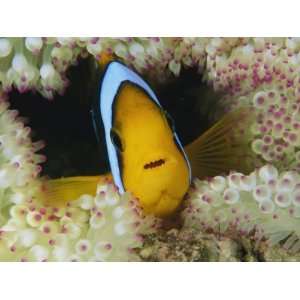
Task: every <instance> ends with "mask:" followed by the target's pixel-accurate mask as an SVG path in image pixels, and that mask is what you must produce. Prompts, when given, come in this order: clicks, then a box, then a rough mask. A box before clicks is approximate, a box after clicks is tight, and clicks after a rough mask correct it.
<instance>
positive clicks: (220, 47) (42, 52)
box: [0, 38, 300, 261]
mask: <svg viewBox="0 0 300 300" xmlns="http://www.w3.org/2000/svg"><path fill="white" fill-rule="evenodd" d="M299 50H300V39H299V38H1V39H0V82H1V107H0V113H1V114H0V123H1V126H0V130H1V134H0V142H1V143H0V155H1V160H0V163H1V169H0V193H1V205H0V207H1V211H0V212H1V219H0V222H1V224H0V225H1V231H0V239H1V240H0V260H9V261H12V260H17V261H20V260H21V261H22V260H29V261H31V260H38V261H45V260H50V261H52V260H84V261H86V260H137V259H139V256H138V255H137V253H136V252H135V251H133V250H132V249H136V248H142V247H143V243H142V240H141V235H142V234H145V233H149V231H152V232H153V230H156V228H157V227H158V223H159V221H158V220H157V219H155V218H151V217H144V216H143V213H142V211H141V210H140V208H139V205H138V203H137V202H136V200H135V199H134V198H133V197H132V196H130V195H129V194H125V195H123V196H120V195H119V194H118V192H117V191H116V190H115V189H114V186H113V185H112V184H111V183H107V184H99V185H98V190H97V191H98V192H97V194H96V195H95V196H87V195H82V196H81V197H80V198H79V199H77V200H76V199H74V200H76V201H71V202H70V204H69V205H68V206H67V207H66V208H55V207H44V206H43V205H42V203H41V201H39V192H40V190H41V189H42V188H43V180H42V179H41V177H40V176H39V173H40V171H41V167H40V164H41V163H42V162H44V161H45V158H44V156H43V155H40V154H37V153H36V152H38V151H39V150H40V149H41V148H42V147H43V143H42V142H39V141H36V142H32V141H31V136H30V128H29V127H25V126H24V124H23V119H22V117H18V115H17V112H16V111H15V110H10V109H9V104H8V103H9V100H8V99H9V93H10V91H11V90H12V88H16V89H17V90H18V91H19V92H20V93H24V92H26V91H37V92H39V93H40V94H42V95H43V97H45V98H48V99H52V98H53V97H54V95H55V94H56V93H60V94H63V93H64V92H65V89H66V87H67V86H68V84H69V82H68V78H67V75H66V71H67V70H68V68H69V67H70V66H71V65H74V64H76V63H77V61H78V59H79V58H80V57H88V56H93V57H95V63H96V60H97V59H99V57H100V55H101V53H104V52H108V53H114V54H115V55H116V57H118V58H119V59H120V60H121V61H123V62H124V63H125V64H127V65H128V66H129V67H130V68H132V69H134V70H136V71H137V72H139V73H140V74H142V75H143V76H145V77H146V78H147V79H149V80H150V81H153V82H159V83H165V82H167V81H168V80H169V79H170V78H173V77H174V76H175V77H177V76H179V75H180V73H181V71H182V70H183V69H189V68H193V69H196V70H197V71H198V72H199V73H201V74H202V75H203V80H204V82H205V83H206V84H207V85H208V86H210V87H212V89H213V90H214V91H215V92H216V93H220V94H222V96H221V97H220V99H219V100H218V105H217V109H216V110H215V112H214V114H213V115H211V116H210V118H211V121H212V122H213V121H216V120H218V119H219V118H220V117H221V116H222V115H223V114H224V113H225V112H227V111H232V110H235V109H237V108H239V107H243V106H253V107H254V109H255V111H256V119H255V121H254V122H253V124H252V126H250V127H249V128H247V132H246V133H247V136H251V149H252V154H253V162H254V163H255V166H256V167H257V169H256V170H253V172H252V173H251V174H240V173H234V172H233V173H231V174H229V175H228V176H221V175H222V174H220V176H217V177H215V178H211V179H208V180H201V181H199V180H197V179H196V180H195V183H194V186H193V187H191V189H190V192H189V195H188V197H187V199H186V200H185V203H184V205H185V209H184V210H183V211H182V212H181V215H180V216H181V217H182V218H183V224H184V225H183V228H184V230H186V229H188V228H193V229H196V230H200V229H201V230H211V231H212V232H214V233H218V234H226V232H227V233H228V232H232V231H234V232H237V233H239V235H240V236H243V235H246V236H247V237H248V238H251V239H252V240H254V241H256V242H259V241H266V243H267V245H270V246H274V245H276V244H278V243H282V245H283V246H284V248H286V249H289V250H292V252H294V253H295V252H297V251H298V250H299V248H300V246H299V234H300V232H299V217H300V214H299V185H300V179H299V174H298V172H299V169H300V147H299V136H300V134H299V131H300V106H299V105H300V77H299V68H300V56H299V55H300V54H299ZM200 84H201V82H199V85H200ZM123 198H126V199H123ZM280 245H281V244H280ZM141 257H142V258H143V255H142V256H141ZM271 259H272V258H271Z"/></svg>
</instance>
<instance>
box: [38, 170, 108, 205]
mask: <svg viewBox="0 0 300 300" xmlns="http://www.w3.org/2000/svg"><path fill="white" fill-rule="evenodd" d="M111 178H112V177H111V175H107V176H106V175H101V176H100V175H96V176H76V177H66V178H58V179H51V180H48V181H46V182H45V185H44V189H43V193H44V199H45V204H47V205H50V206H56V207H61V206H64V205H66V204H67V203H68V202H69V201H72V200H76V199H78V198H79V197H80V196H81V195H83V194H89V195H95V194H96V189H97V185H98V184H99V183H105V182H106V181H110V180H111Z"/></svg>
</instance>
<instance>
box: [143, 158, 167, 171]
mask: <svg viewBox="0 0 300 300" xmlns="http://www.w3.org/2000/svg"><path fill="white" fill-rule="evenodd" d="M165 163H166V160H165V159H162V158H161V159H158V160H154V161H151V162H149V163H147V164H145V165H144V169H145V170H147V169H154V168H158V167H160V166H162V165H164V164H165Z"/></svg>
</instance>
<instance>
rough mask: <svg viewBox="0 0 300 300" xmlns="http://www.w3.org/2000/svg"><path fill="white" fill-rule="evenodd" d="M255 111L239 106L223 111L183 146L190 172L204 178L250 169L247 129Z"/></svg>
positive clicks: (248, 131) (248, 134)
mask: <svg viewBox="0 0 300 300" xmlns="http://www.w3.org/2000/svg"><path fill="white" fill-rule="evenodd" d="M254 117H255V112H254V110H253V109H252V108H250V107H247V108H240V109H238V110H236V111H233V112H230V113H228V114H226V115H225V116H224V117H223V118H222V119H221V120H220V121H218V122H217V123H216V124H215V125H214V126H213V127H211V128H210V129H209V130H208V131H206V132H205V133H204V134H203V135H201V136H200V137H198V138H197V139H196V140H195V141H193V142H192V143H191V144H189V145H187V146H186V147H185V151H186V154H187V156H188V158H189V160H190V163H191V168H192V175H193V176H194V177H199V178H205V177H211V176H216V175H220V174H224V173H228V172H229V171H231V170H235V171H238V172H242V173H244V174H246V173H249V172H251V171H252V170H253V168H254V166H253V164H252V163H251V153H252V152H251V148H250V135H251V134H250V130H248V128H249V126H250V125H251V123H252V121H253V120H254Z"/></svg>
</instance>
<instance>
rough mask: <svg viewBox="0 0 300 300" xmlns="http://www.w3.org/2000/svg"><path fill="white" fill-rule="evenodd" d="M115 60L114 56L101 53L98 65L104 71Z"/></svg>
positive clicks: (104, 52) (105, 52)
mask: <svg viewBox="0 0 300 300" xmlns="http://www.w3.org/2000/svg"><path fill="white" fill-rule="evenodd" d="M115 59H116V56H115V54H113V53H109V52H107V51H103V52H101V53H100V54H99V59H98V63H99V66H100V68H101V69H104V68H105V66H106V65H108V64H109V63H110V62H112V61H114V60H115Z"/></svg>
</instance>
